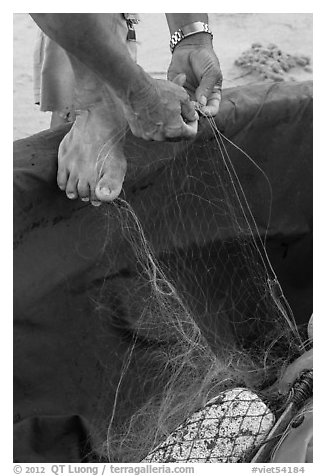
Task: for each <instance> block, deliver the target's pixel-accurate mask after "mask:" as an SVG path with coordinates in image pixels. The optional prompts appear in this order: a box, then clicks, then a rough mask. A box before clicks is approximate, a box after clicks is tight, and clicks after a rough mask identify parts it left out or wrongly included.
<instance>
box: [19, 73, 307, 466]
mask: <svg viewBox="0 0 326 476" xmlns="http://www.w3.org/2000/svg"><path fill="white" fill-rule="evenodd" d="M216 122H217V125H218V127H219V129H220V130H221V131H222V132H223V133H224V134H225V135H226V136H227V137H228V138H230V139H232V141H234V142H235V143H236V144H237V145H239V146H240V147H241V148H243V149H244V150H245V151H246V152H247V153H248V154H249V155H250V156H251V157H253V159H254V160H255V161H256V162H257V163H258V164H259V165H260V166H261V167H262V168H263V170H264V171H265V172H266V174H267V175H268V177H269V180H270V182H271V185H272V188H273V204H272V205H273V208H272V218H271V223H270V227H269V231H268V240H267V249H268V253H269V256H270V258H271V262H272V264H273V266H274V269H275V271H276V274H277V276H278V278H279V280H280V282H281V284H282V287H283V290H284V294H285V296H286V297H287V299H288V300H289V302H290V304H291V307H292V309H293V311H294V315H295V317H296V319H297V322H298V323H299V324H303V323H305V322H307V321H308V319H309V317H310V314H311V312H312V84H311V83H310V82H308V83H294V82H293V83H292V82H291V83H290V82H289V83H278V84H270V83H269V84H268V83H264V84H258V85H257V84H256V85H250V86H246V87H241V88H234V89H229V90H225V91H224V97H223V101H222V106H221V111H220V113H219V116H218V119H217V121H216ZM66 132H67V128H61V129H57V130H49V131H44V132H41V133H39V134H37V135H35V136H32V137H29V138H26V139H22V140H20V141H16V142H15V144H14V421H15V426H14V459H15V461H17V462H26V463H30V462H35V463H36V462H81V461H83V462H87V461H91V459H92V457H93V456H92V451H93V450H94V445H95V441H97V440H98V441H100V440H101V438H103V433H101V431H102V430H103V427H105V424H106V421H107V418H108V416H109V415H110V410H111V408H112V403H113V398H114V391H115V388H116V385H117V381H118V378H119V375H120V370H121V365H122V358H123V356H124V352H125V350H126V347H127V345H128V335H126V333H124V332H123V331H122V329H121V328H119V326H116V325H113V321H112V320H110V322H109V321H106V320H105V319H103V313H99V311H98V309H99V308H100V307H101V303H99V300H100V299H99V296H100V291H101V290H102V286H103V281H104V278H106V281H107V282H109V284H108V286H107V288H106V297H105V300H106V301H107V302H110V300H117V299H119V293H120V297H121V294H122V295H123V289H124V287H126V286H128V279H129V275H128V266H129V264H130V256H128V253H127V252H126V251H125V250H124V249H123V247H122V246H121V243H120V241H119V233H118V231H117V229H116V228H115V227H114V224H113V223H111V222H110V220H108V217H107V214H106V213H105V209H106V208H107V206H106V205H103V206H102V207H99V208H94V207H92V206H91V205H89V204H85V203H82V202H80V201H70V200H68V199H67V198H66V197H65V195H64V193H62V192H60V190H58V188H57V185H56V168H57V148H58V145H59V143H60V140H61V139H62V137H63V136H64V134H65V133H66ZM211 138H212V133H211V131H210V129H209V127H208V126H207V123H206V122H205V120H202V121H201V127H200V132H199V133H198V136H197V138H196V140H195V142H194V143H193V144H192V145H191V146H189V144H186V143H173V144H172V143H153V142H149V143H145V142H143V141H141V140H138V139H136V138H134V137H133V136H132V135H131V134H129V135H128V136H127V144H126V156H127V158H128V162H129V169H128V170H129V172H128V175H127V179H126V182H125V187H124V190H125V196H126V199H127V200H128V201H129V202H130V204H131V205H132V206H133V208H134V209H135V211H136V213H137V214H139V216H140V219H141V221H142V223H143V224H144V227H145V229H147V231H148V233H149V235H150V240H151V241H152V243H153V245H154V248H156V251H158V252H159V250H160V237H159V236H158V233H156V229H155V226H147V228H146V223H147V225H148V224H149V223H154V224H155V217H156V216H157V215H158V214H159V210H160V197H161V196H162V193H164V190H165V189H164V187H165V184H166V181H167V180H169V175H168V174H165V172H164V170H163V172H162V164H164V163H166V162H167V161H169V160H171V157H173V158H174V164H177V163H178V158H179V157H182V154H184V152H185V150H186V151H187V157H188V159H187V160H189V161H190V162H191V160H192V158H194V160H195V159H196V160H197V158H198V157H201V156H202V154H203V153H205V152H204V149H203V143H205V144H207V141H209V140H210V139H211ZM211 146H212V147H214V143H213V141H212V142H211ZM239 157H240V159H239ZM241 157H242V156H239V155H237V152H236V151H234V155H233V159H234V160H235V161H237V160H238V168H237V172H238V175H239V176H240V179H241V182H242V184H243V185H244V188H245V190H246V193H247V197H248V201H249V203H250V206H251V209H252V211H253V214H254V216H255V219H256V221H257V223H258V226H259V228H260V229H261V230H263V229H264V226H265V227H266V206H265V202H266V199H265V198H264V193H265V191H266V187H265V185H263V183H265V182H264V179H263V177H262V175H261V174H257V173H255V174H254V173H252V165H250V163H249V161H246V160H243V157H242V160H241ZM206 163H207V161H206ZM145 164H150V165H149V166H146V167H145ZM196 164H197V167H205V161H202V162H198V160H197V162H196ZM174 167H176V166H175V165H174ZM166 169H168V168H166ZM185 213H186V210H185ZM187 213H192V211H191V210H188V211H187ZM199 216H200V215H199ZM173 220H174V218H173V217H171V223H167V224H166V226H170V227H172V229H173V230H175V234H176V236H175V238H176V241H177V242H178V243H179V244H178V246H179V247H180V246H182V244H183V243H184V246H185V247H187V246H189V243H186V242H187V237H186V236H183V231H182V230H180V234H179V235H178V233H179V231H178V229H177V226H175V225H176V224H175V223H174V222H173ZM173 227H174V228H173ZM162 233H164V230H162V229H161V230H160V232H159V234H160V235H161V234H162ZM108 234H110V235H111V238H110V249H109V250H105V253H103V246H104V243H105V240H106V239H107V236H108ZM228 238H229V237H228ZM205 239H206V240H207V241H211V242H212V241H214V240H218V239H220V238H219V237H218V231H217V230H214V229H211V228H210V229H209V230H207V232H206V235H205ZM180 243H181V245H180ZM203 246H204V244H203ZM172 248H173V244H172V243H171V251H172ZM113 258H114V259H113ZM112 263H114V265H113V264H112ZM108 270H109V273H108ZM108 274H109V275H108ZM102 295H103V293H102ZM121 302H122V303H123V299H122V300H121ZM141 378H142V377H141V369H137V371H136V370H135V369H131V370H130V372H129V374H128V376H127V380H128V384H127V385H126V386H125V388H123V389H122V400H121V402H120V407H119V415H120V417H121V419H122V420H123V419H124V417H125V415H127V414H129V413H130V412H132V411H133V410H134V409H135V408H137V406H138V405H139V403H140V402H141V401H142V392H141V391H139V388H140V385H139V379H140V380H141ZM91 433H92V438H90V436H89V435H90V434H91ZM97 434H98V438H97V436H96V435H97Z"/></svg>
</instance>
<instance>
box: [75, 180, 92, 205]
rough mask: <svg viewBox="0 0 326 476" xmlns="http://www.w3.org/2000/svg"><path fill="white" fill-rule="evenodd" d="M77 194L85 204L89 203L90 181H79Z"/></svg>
mask: <svg viewBox="0 0 326 476" xmlns="http://www.w3.org/2000/svg"><path fill="white" fill-rule="evenodd" d="M77 192H78V196H79V198H80V199H81V200H82V201H83V202H89V195H90V193H89V185H88V181H87V180H85V179H79V181H78V184H77Z"/></svg>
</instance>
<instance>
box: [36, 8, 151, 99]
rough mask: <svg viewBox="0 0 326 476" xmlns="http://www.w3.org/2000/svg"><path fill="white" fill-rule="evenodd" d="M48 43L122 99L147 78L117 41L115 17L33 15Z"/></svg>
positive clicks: (62, 14)
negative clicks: (79, 62)
mask: <svg viewBox="0 0 326 476" xmlns="http://www.w3.org/2000/svg"><path fill="white" fill-rule="evenodd" d="M31 16H32V18H33V19H34V20H35V22H36V23H37V24H38V26H39V27H40V28H41V29H42V30H43V31H44V33H45V34H46V35H48V36H49V37H50V38H51V39H52V40H54V41H55V42H56V43H58V44H59V45H60V46H62V47H63V48H64V49H65V50H67V51H68V52H69V53H71V54H73V55H74V56H75V57H76V58H77V59H78V60H79V61H81V62H82V63H84V64H85V65H86V66H88V67H89V68H90V69H91V70H92V71H94V72H95V73H96V74H98V75H99V76H100V77H101V78H102V79H103V80H104V81H106V82H107V83H108V84H109V85H110V86H111V87H112V88H113V89H114V91H115V92H116V94H117V95H118V96H119V97H120V98H121V99H122V100H125V101H126V100H128V98H129V96H130V95H132V94H133V93H134V92H136V91H137V90H139V89H140V88H142V87H143V85H144V84H146V82H147V81H148V75H147V74H146V73H145V72H144V71H143V69H142V68H141V67H140V66H138V65H137V64H136V63H135V62H134V61H133V60H132V58H131V57H130V55H129V53H128V51H127V48H126V46H125V45H124V44H123V43H122V42H121V41H120V40H119V39H117V36H116V33H115V31H116V27H115V18H114V14H112V17H110V16H108V15H105V16H104V17H103V15H100V14H93V13H91V14H88V13H81V14H80V13H78V14H76V13H74V14H70V13H67V14H65V13H33V14H31Z"/></svg>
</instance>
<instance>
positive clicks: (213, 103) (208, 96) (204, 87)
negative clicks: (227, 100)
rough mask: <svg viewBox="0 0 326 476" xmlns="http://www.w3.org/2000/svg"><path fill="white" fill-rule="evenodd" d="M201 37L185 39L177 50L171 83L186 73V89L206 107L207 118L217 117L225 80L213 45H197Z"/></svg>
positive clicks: (203, 108) (174, 55) (172, 64)
mask: <svg viewBox="0 0 326 476" xmlns="http://www.w3.org/2000/svg"><path fill="white" fill-rule="evenodd" d="M203 35H206V34H205V33H204V34H203ZM199 36H200V34H198V35H194V36H192V37H189V38H185V39H184V40H182V41H181V42H180V44H179V45H177V46H176V48H175V50H174V52H173V54H172V59H171V63H170V66H169V69H168V79H170V80H173V79H174V78H175V77H176V76H177V75H179V74H180V73H184V74H185V75H186V81H185V84H184V87H185V89H186V90H187V91H188V92H189V94H190V95H191V97H192V99H194V100H196V101H197V102H198V103H200V104H201V105H202V106H203V107H202V112H203V113H204V114H207V115H208V116H216V114H217V113H218V110H219V105H220V101H221V87H222V81H223V77H222V73H221V69H220V64H219V61H218V58H217V56H216V55H215V53H214V50H213V47H212V45H211V44H210V43H207V44H201V43H199V44H197V41H198V40H199ZM196 37H197V38H196Z"/></svg>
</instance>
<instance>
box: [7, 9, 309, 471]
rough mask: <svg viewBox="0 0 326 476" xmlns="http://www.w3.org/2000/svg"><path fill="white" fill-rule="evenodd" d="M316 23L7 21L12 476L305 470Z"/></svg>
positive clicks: (124, 17)
mask: <svg viewBox="0 0 326 476" xmlns="http://www.w3.org/2000/svg"><path fill="white" fill-rule="evenodd" d="M122 5H123V4H122ZM122 5H121V6H122ZM201 6H202V5H200V4H199V5H198V6H197V7H199V8H200V7H201ZM224 6H225V5H224ZM192 7H195V5H194V4H192ZM197 7H196V8H197ZM293 7H294V8H295V5H293ZM307 7H308V8H309V5H308V6H307ZM27 8H28V7H26V9H27ZM46 8H47V9H50V11H51V8H52V7H51V5H46ZM68 8H69V5H68ZM86 8H87V5H86ZM106 8H107V9H113V5H110V4H107V5H106ZM114 8H119V5H114ZM133 8H134V9H136V10H137V2H136V3H134V4H133ZM138 8H139V5H138ZM159 8H162V9H163V8H165V7H164V6H163V5H160V6H159ZM176 8H178V7H177V5H176ZM44 9H45V5H44ZM180 9H181V8H180ZM189 9H190V8H189ZM139 10H141V8H139ZM216 10H218V5H216ZM271 10H272V8H271ZM313 17H314V14H313V13H141V12H140V13H105V12H104V13H103V12H102V13H87V10H86V12H83V13H68V12H65V13H63V12H62V13H24V12H19V13H18V12H17V13H13V14H12V18H13V141H14V143H13V239H14V248H13V413H14V414H13V418H14V425H13V457H12V461H13V463H14V473H16V474H19V473H21V472H22V474H25V473H27V472H34V473H35V472H42V471H40V468H42V467H43V466H42V465H47V464H48V463H51V465H49V466H44V468H45V467H48V468H50V469H51V471H52V472H50V469H49V472H48V473H45V471H46V470H45V469H44V471H43V473H44V474H57V475H59V474H60V475H61V474H70V473H73V472H76V473H77V472H79V473H87V472H88V473H89V474H110V471H111V472H114V471H113V469H114V467H115V465H116V464H118V463H119V465H117V466H116V467H117V468H121V467H122V468H123V467H124V466H121V464H124V465H126V464H129V463H136V464H137V465H138V466H130V467H129V469H130V468H134V469H133V470H131V471H129V472H134V473H135V474H136V475H137V474H139V472H149V473H151V472H157V471H156V469H158V468H161V469H162V468H163V469H162V471H161V472H168V471H167V469H166V468H170V469H171V468H174V469H171V471H169V472H183V473H191V474H196V472H197V469H196V468H198V470H199V468H202V466H201V464H202V463H219V464H223V468H224V467H225V464H228V463H250V466H248V465H247V466H246V468H247V469H246V471H247V472H248V474H250V472H254V471H255V472H256V473H257V471H258V470H259V468H266V467H269V466H268V465H270V467H271V468H272V467H277V468H279V469H280V471H281V472H282V471H283V470H282V468H287V470H286V471H283V472H295V473H298V474H303V473H304V472H305V471H308V469H307V468H312V465H309V464H310V463H313V462H314V458H313V421H312V420H313V403H312V401H313V399H312V397H313V99H312V98H313ZM60 464H61V466H62V467H61V469H60ZM110 464H111V465H112V466H111V469H110V466H109V465H110ZM33 465H34V466H33ZM70 465H71V466H70ZM74 465H76V466H75V469H74ZM92 465H93V466H92ZM99 465H101V468H102V469H103V471H102V473H101V472H97V471H101V470H98V468H99V467H100V466H99ZM105 465H107V466H105ZM266 465H267V466H266ZM26 468H30V471H27V470H26ZM33 468H34V469H33ZM55 468H57V469H55ZM126 468H128V466H126ZM137 468H138V469H137ZM142 468H143V471H142ZM164 468H165V469H164ZM205 468H207V471H208V470H210V471H214V473H215V471H220V469H219V468H220V467H218V469H217V470H215V469H214V470H213V469H210V468H212V466H206V467H205ZM250 468H251V469H250ZM289 468H290V469H291V468H292V470H291V471H289ZM31 469H33V471H31ZM136 469H137V471H138V472H136ZM238 469H239V467H238ZM95 470H96V471H95ZM92 471H93V472H92ZM105 471H107V472H105ZM200 471H202V473H200V474H204V469H201V470H200ZM221 471H222V472H223V469H222V470H221ZM120 472H121V471H120ZM258 472H259V471H258ZM198 474H199V472H198ZM211 474H213V472H212V473H211ZM221 474H222V473H221ZM225 474H231V473H227V472H226V471H225ZM237 474H238V473H237ZM239 474H245V473H242V472H241V470H240V469H239ZM307 474H309V473H307ZM310 474H311V473H310Z"/></svg>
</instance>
